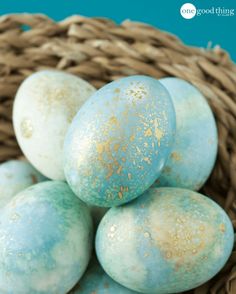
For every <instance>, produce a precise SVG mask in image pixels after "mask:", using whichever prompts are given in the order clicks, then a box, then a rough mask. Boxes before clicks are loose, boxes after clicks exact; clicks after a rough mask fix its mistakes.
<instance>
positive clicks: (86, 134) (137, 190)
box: [64, 76, 175, 207]
mask: <svg viewBox="0 0 236 294" xmlns="http://www.w3.org/2000/svg"><path fill="white" fill-rule="evenodd" d="M174 132H175V112H174V108H173V105H172V102H171V98H170V96H169V94H168V92H167V91H166V89H165V88H164V87H163V86H162V85H161V83H160V82H158V80H156V79H153V78H150V77H146V76H130V77H126V78H123V79H120V80H117V81H114V82H112V83H110V84H108V85H106V86H104V87H103V88H101V89H100V90H98V91H97V92H96V93H95V94H94V95H92V96H91V97H90V99H89V100H88V101H87V102H86V103H85V104H84V105H83V107H82V108H81V109H80V111H79V112H78V113H77V115H76V117H75V118H74V120H73V122H72V124H71V126H70V128H69V131H68V133H67V135H66V139H65V144H64V171H65V176H66V179H67V182H68V183H69V185H70V187H71V188H72V190H73V191H74V192H75V194H76V195H77V196H78V197H79V198H81V199H82V200H83V201H85V202H87V203H88V204H92V205H97V206H104V207H111V206H116V205H120V204H123V203H126V202H128V201H130V200H132V199H134V198H136V197H137V196H139V195H140V194H142V193H143V192H144V191H145V190H146V189H147V188H149V187H150V185H152V184H153V183H154V181H155V180H156V179H157V177H158V175H159V174H160V172H161V170H162V168H163V166H164V164H165V162H166V160H167V157H168V155H169V152H170V149H171V147H172V141H173V137H174Z"/></svg>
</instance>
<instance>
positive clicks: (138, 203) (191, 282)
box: [96, 188, 234, 294]
mask: <svg viewBox="0 0 236 294" xmlns="http://www.w3.org/2000/svg"><path fill="white" fill-rule="evenodd" d="M233 242H234V232H233V227H232V224H231V222H230V220H229V218H228V216H227V215H226V213H225V212H224V210H223V209H222V208H221V207H219V206H218V205H217V204H216V203H215V202H213V201H212V200H211V199H209V198H207V197H205V196H203V195H201V194H198V193H196V192H193V191H189V190H186V189H180V188H159V189H158V188H151V189H149V190H148V191H147V192H146V193H144V195H142V196H140V197H139V198H137V199H136V200H134V201H132V202H131V203H129V204H127V205H125V206H120V207H113V208H111V209H110V210H109V211H108V213H107V214H106V215H105V216H104V217H103V219H102V221H101V223H100V225H99V227H98V231H97V235H96V252H97V256H98V259H99V262H100V264H101V265H102V267H103V268H104V270H105V271H106V273H107V274H108V275H109V276H110V277H111V278H113V279H114V280H115V281H117V282H118V283H120V284H122V285H123V286H125V287H127V288H130V289H132V290H134V291H138V292H141V293H148V294H150V293H155V294H157V293H158V294H165V293H179V292H182V291H187V290H189V289H192V288H196V287H198V286H199V285H201V284H203V283H205V282H206V281H208V280H209V279H211V278H212V277H213V276H214V275H215V274H216V273H218V272H219V270H220V269H221V268H222V267H223V266H224V264H225V263H226V261H227V259H228V258H229V256H230V254H231V251H232V248H233Z"/></svg>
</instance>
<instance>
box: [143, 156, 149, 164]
mask: <svg viewBox="0 0 236 294" xmlns="http://www.w3.org/2000/svg"><path fill="white" fill-rule="evenodd" d="M143 160H144V161H145V162H147V163H148V164H151V160H150V158H149V157H144V159H143Z"/></svg>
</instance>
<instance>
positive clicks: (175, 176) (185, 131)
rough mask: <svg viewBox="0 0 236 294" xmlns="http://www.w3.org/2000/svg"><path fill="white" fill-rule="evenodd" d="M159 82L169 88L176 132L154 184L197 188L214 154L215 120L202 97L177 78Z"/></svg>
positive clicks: (195, 89) (188, 84)
mask: <svg viewBox="0 0 236 294" xmlns="http://www.w3.org/2000/svg"><path fill="white" fill-rule="evenodd" d="M160 82H161V83H162V85H163V86H165V87H166V89H167V90H168V91H169V93H170V95H171V97H172V100H173V103H174V107H175V112H176V135H175V142H174V144H173V149H172V152H171V154H170V157H169V159H168V161H167V163H166V165H165V167H164V169H163V171H162V173H161V176H160V177H159V178H158V180H157V182H156V183H155V186H159V187H166V186H167V187H180V188H186V189H190V190H196V191H197V190H199V189H200V188H201V187H202V186H203V184H204V183H205V182H206V180H207V179H208V177H209V175H210V173H211V171H212V169H213V167H214V164H215V160H216V155H217V144H218V138H217V128H216V122H215V119H214V116H213V113H212V111H211V108H210V106H209V105H208V103H207V100H206V99H205V97H204V96H203V95H202V94H201V93H200V92H199V91H198V89H197V88H195V87H194V86H193V85H191V84H190V83H188V82H186V81H184V80H181V79H178V78H164V79H161V80H160Z"/></svg>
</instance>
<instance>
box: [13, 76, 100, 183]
mask: <svg viewBox="0 0 236 294" xmlns="http://www.w3.org/2000/svg"><path fill="white" fill-rule="evenodd" d="M94 92H95V89H94V87H92V86H91V85H90V84H88V83H87V82H86V81H84V80H82V79H80V78H78V77H76V76H73V75H71V74H68V73H63V72H60V71H54V70H44V71H40V72H37V73H35V74H32V75H31V76H30V77H28V78H27V79H26V80H25V81H24V82H23V83H22V85H21V86H20V88H19V90H18V92H17V95H16V98H15V102H14V108H13V122H14V129H15V133H16V137H17V141H18V143H19V145H20V147H21V149H22V151H23V153H24V154H25V156H26V157H27V159H28V160H29V161H30V162H31V163H32V164H33V165H34V166H35V167H36V168H37V169H38V170H39V171H40V172H41V173H42V174H44V175H45V176H46V177H48V178H50V179H54V180H55V179H56V180H64V179H65V177H64V172H63V164H62V153H63V151H62V150H63V143H64V137H65V134H66V131H67V129H68V127H69V125H70V123H71V121H72V119H73V117H74V116H75V114H76V113H77V111H78V110H79V108H80V106H81V105H82V104H83V103H84V102H85V100H86V99H87V98H88V97H89V96H90V95H91V94H92V93H94Z"/></svg>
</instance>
